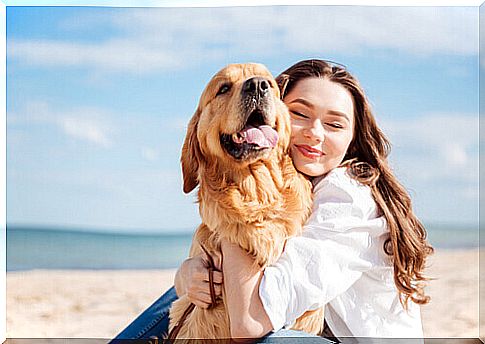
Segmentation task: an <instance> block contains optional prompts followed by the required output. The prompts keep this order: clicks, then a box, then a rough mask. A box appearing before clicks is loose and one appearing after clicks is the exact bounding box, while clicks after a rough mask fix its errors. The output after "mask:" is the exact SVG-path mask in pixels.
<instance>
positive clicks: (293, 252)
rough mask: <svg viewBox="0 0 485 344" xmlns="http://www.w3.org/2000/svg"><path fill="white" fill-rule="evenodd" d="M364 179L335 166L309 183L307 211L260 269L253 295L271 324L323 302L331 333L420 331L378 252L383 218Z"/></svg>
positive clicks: (413, 307)
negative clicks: (297, 230) (294, 233)
mask: <svg viewBox="0 0 485 344" xmlns="http://www.w3.org/2000/svg"><path fill="white" fill-rule="evenodd" d="M378 215H379V214H378V211H377V206H376V203H375V201H374V199H373V197H372V194H371V190H370V188H369V187H368V186H365V185H362V184H360V183H359V182H357V181H356V180H354V179H352V178H351V177H350V176H349V175H348V174H347V169H346V168H343V167H341V168H336V169H334V170H333V171H331V172H330V173H329V174H328V175H327V176H326V177H325V178H323V179H321V180H320V181H318V182H317V184H316V185H315V187H314V203H313V211H312V215H311V217H310V218H309V220H308V222H307V223H306V225H305V226H304V230H303V234H302V236H300V237H293V238H290V239H289V240H288V241H287V244H286V247H285V250H284V252H283V254H282V255H281V257H280V258H279V259H278V261H277V262H276V263H275V264H274V265H272V266H269V267H267V268H266V269H265V272H264V276H263V278H262V280H261V284H260V288H259V295H260V297H261V301H262V303H263V306H264V309H265V310H266V313H267V314H268V316H269V318H270V320H271V323H272V325H273V329H274V330H279V329H280V328H282V327H284V326H289V325H291V324H292V323H293V322H294V321H295V320H296V319H297V318H298V317H299V316H301V315H302V314H303V313H305V311H307V310H313V309H317V308H319V307H322V306H324V305H325V319H326V320H327V323H328V326H329V327H330V329H331V330H332V332H333V333H334V335H335V336H337V337H395V338H398V337H400V338H422V337H423V330H422V324H421V314H420V308H419V305H417V304H415V303H414V302H411V301H409V304H408V311H406V310H405V309H404V308H403V307H402V305H401V303H400V301H399V294H398V290H397V287H396V285H395V283H394V270H393V265H392V261H391V258H390V257H389V256H388V255H387V254H386V253H385V252H384V248H383V247H384V241H385V240H386V239H387V238H388V230H387V225H386V221H385V219H384V217H383V216H378Z"/></svg>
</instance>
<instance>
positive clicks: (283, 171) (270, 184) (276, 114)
mask: <svg viewBox="0 0 485 344" xmlns="http://www.w3.org/2000/svg"><path fill="white" fill-rule="evenodd" d="M290 131H291V127H290V118H289V115H288V110H287V108H286V106H285V105H284V103H283V102H282V101H281V100H280V92H279V89H278V85H277V84H276V81H275V80H274V79H273V77H272V75H271V74H270V73H269V71H268V70H267V69H266V68H265V67H264V66H263V65H261V64H254V63H248V64H231V65H229V66H227V67H225V68H223V69H222V70H221V71H219V72H218V73H217V74H216V75H215V76H214V77H213V78H212V80H211V81H210V82H209V84H208V85H207V86H206V88H205V89H204V91H203V93H202V96H201V98H200V101H199V105H198V107H197V110H196V112H195V114H194V115H193V117H192V119H191V120H190V123H189V125H188V129H187V136H186V138H185V142H184V145H183V148H182V158H181V162H182V173H183V181H184V192H185V193H188V192H190V191H192V190H193V189H194V188H195V187H196V186H197V185H199V192H198V202H199V211H200V215H201V217H202V224H201V225H200V226H199V227H198V229H197V231H196V232H195V234H194V238H193V242H192V248H191V252H190V256H194V255H196V254H200V253H201V247H200V245H202V246H203V247H205V248H206V249H207V250H208V251H209V252H211V251H212V252H217V251H220V240H221V239H222V238H226V239H227V240H228V241H230V242H232V243H236V244H238V245H239V246H240V247H241V248H243V249H244V250H246V251H247V252H248V254H250V255H252V256H253V257H254V258H255V261H256V262H257V264H259V265H260V266H261V267H265V266H267V265H268V264H271V263H273V262H275V260H276V259H277V258H278V257H279V255H280V254H281V251H282V249H283V246H284V243H285V241H286V240H287V239H288V238H289V237H291V236H294V235H298V234H299V233H301V226H302V224H303V223H304V221H305V220H306V218H307V217H308V215H309V213H310V210H311V198H312V197H311V184H310V182H309V180H308V179H307V178H306V177H305V176H303V175H301V174H300V173H298V172H297V171H296V170H295V168H294V166H293V163H292V161H291V158H290V156H289V155H288V149H289V140H290ZM189 306H190V302H189V301H188V300H187V297H185V296H182V297H181V298H180V299H178V300H177V301H175V302H174V304H173V306H172V308H171V310H170V318H171V320H170V326H169V328H170V330H172V329H173V328H174V326H175V325H176V324H177V323H178V322H179V320H180V319H181V318H182V316H183V314H184V312H185V311H186V310H187V308H188V307H189ZM322 326H323V310H317V311H313V312H307V313H305V314H304V315H303V316H302V317H301V318H300V319H298V320H297V322H296V324H295V325H294V328H296V329H301V330H304V331H307V332H310V333H318V332H320V331H321V328H322ZM181 338H206V339H209V338H230V328H229V318H228V313H227V311H226V308H225V303H224V293H223V296H222V302H219V303H218V304H217V305H215V306H213V307H211V308H209V309H201V308H198V307H195V309H194V310H193V311H192V312H191V313H190V314H188V316H187V318H186V319H185V320H184V321H183V325H182V327H181V329H180V332H178V335H177V339H181Z"/></svg>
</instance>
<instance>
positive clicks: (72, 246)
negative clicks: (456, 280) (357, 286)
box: [7, 225, 478, 271]
mask: <svg viewBox="0 0 485 344" xmlns="http://www.w3.org/2000/svg"><path fill="white" fill-rule="evenodd" d="M426 227H427V230H428V238H429V241H430V242H431V244H432V245H433V246H435V247H436V248H449V249H457V248H474V247H475V248H476V247H478V227H475V226H463V225H460V226H457V225H455V226H452V225H427V226H426ZM191 241H192V233H190V232H187V231H184V232H183V233H180V234H117V233H106V232H93V231H81V230H68V229H66V230H62V229H46V228H24V227H17V226H7V271H18V270H32V269H94V270H96V269H168V268H176V267H178V266H179V265H180V263H181V262H182V261H183V260H184V259H185V258H186V257H187V256H188V252H189V248H190V244H191Z"/></svg>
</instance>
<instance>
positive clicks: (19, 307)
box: [6, 248, 479, 338]
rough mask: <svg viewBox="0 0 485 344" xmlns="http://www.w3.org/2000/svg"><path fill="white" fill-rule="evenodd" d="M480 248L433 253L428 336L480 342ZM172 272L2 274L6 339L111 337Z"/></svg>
mask: <svg viewBox="0 0 485 344" xmlns="http://www.w3.org/2000/svg"><path fill="white" fill-rule="evenodd" d="M478 261H479V253H478V249H477V248H476V249H460V250H450V249H437V250H436V253H435V254H434V255H433V256H431V257H430V259H429V262H428V266H429V269H428V270H427V274H426V275H427V276H428V277H431V278H435V279H434V280H432V281H430V282H429V286H428V287H427V293H428V294H429V295H430V296H431V298H432V299H431V303H430V304H428V305H425V306H423V307H422V318H423V327H424V334H425V337H430V338H436V337H441V338H444V337H462V338H477V337H478V335H479V334H478V312H479V309H478V298H479V290H478V280H479V271H478V269H479V264H478ZM175 271H176V270H175V269H169V270H32V271H15V272H7V302H6V304H7V338H113V337H114V336H115V335H116V334H117V333H119V332H120V331H121V330H122V329H123V328H124V327H125V326H126V325H128V324H129V323H130V322H131V321H132V320H134V319H135V317H136V316H138V315H139V314H140V312H141V311H143V310H144V309H145V308H146V307H148V306H149V305H150V304H152V303H153V302H154V301H155V300H156V299H157V298H158V297H160V295H162V293H163V292H164V291H166V290H167V289H168V288H170V287H171V286H172V285H173V278H174V276H175Z"/></svg>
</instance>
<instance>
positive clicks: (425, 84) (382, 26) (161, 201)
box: [7, 6, 478, 230]
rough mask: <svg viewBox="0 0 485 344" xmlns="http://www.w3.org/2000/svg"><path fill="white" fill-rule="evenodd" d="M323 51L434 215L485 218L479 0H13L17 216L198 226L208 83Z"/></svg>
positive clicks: (75, 222)
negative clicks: (362, 101)
mask: <svg viewBox="0 0 485 344" xmlns="http://www.w3.org/2000/svg"><path fill="white" fill-rule="evenodd" d="M310 57H318V58H324V59H329V60H332V61H337V62H340V63H343V64H345V65H346V66H347V68H348V69H349V70H350V71H351V72H353V73H354V74H355V75H356V76H357V77H358V79H359V80H360V81H361V83H362V84H363V86H364V88H365V90H366V92H367V94H368V96H369V98H370V100H371V102H372V105H373V108H374V111H375V113H376V116H377V120H378V123H379V124H380V125H381V126H382V128H383V130H384V131H385V133H386V134H387V135H388V136H389V138H390V139H391V141H392V143H393V151H392V153H391V162H392V165H393V167H394V170H395V172H396V174H397V175H398V177H399V178H400V179H401V181H402V182H403V184H404V185H405V186H406V187H407V189H408V190H409V192H410V193H411V196H412V198H413V200H414V206H415V209H416V212H417V213H418V215H419V216H420V217H421V218H422V219H423V220H424V221H425V222H427V223H458V224H475V223H477V222H478V8H477V7H385V8H384V7H355V6H354V7H349V6H345V7H343V6H342V7H338V6H317V7H308V6H306V7H304V6H289V7H288V6H277V7H226V8H109V7H104V8H101V7H8V8H7V223H10V224H27V225H42V226H50V225H55V226H61V227H64V226H68V227H70V226H74V227H84V228H98V229H113V230H173V229H178V228H187V229H190V228H193V227H195V226H196V225H197V224H198V223H199V218H198V213H197V207H196V205H195V204H194V200H195V197H194V194H190V195H184V194H183V192H182V188H181V172H180V166H179V158H180V149H181V146H182V142H183V139H184V135H185V129H186V124H187V122H188V120H189V118H190V117H191V115H192V114H193V112H194V110H195V108H196V105H197V102H198V98H199V95H200V93H201V91H202V89H203V88H204V85H205V83H206V82H207V81H208V80H209V79H210V77H211V76H212V75H213V74H214V73H215V72H216V71H217V70H219V69H220V68H221V67H223V66H224V65H226V64H228V63H233V62H247V61H254V62H261V63H264V64H266V65H267V67H268V68H269V69H270V70H271V71H272V73H273V74H274V75H277V74H278V73H279V72H281V71H282V70H283V69H284V68H286V67H288V66H290V65H291V64H293V63H294V62H296V61H298V60H301V59H305V58H310Z"/></svg>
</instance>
